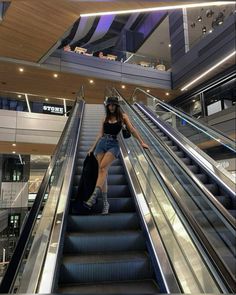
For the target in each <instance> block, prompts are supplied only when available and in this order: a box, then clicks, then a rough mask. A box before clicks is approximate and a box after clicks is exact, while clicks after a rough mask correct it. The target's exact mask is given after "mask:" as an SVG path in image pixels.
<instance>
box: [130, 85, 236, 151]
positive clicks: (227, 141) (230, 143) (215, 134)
mask: <svg viewBox="0 0 236 295" xmlns="http://www.w3.org/2000/svg"><path fill="white" fill-rule="evenodd" d="M137 91H140V92H142V93H143V94H145V95H147V96H149V97H151V98H152V99H155V100H156V101H157V102H158V104H160V105H161V106H162V107H164V108H165V109H168V110H169V111H170V112H172V113H175V114H176V115H177V116H179V117H181V118H183V119H184V120H185V121H187V122H188V123H189V124H190V125H192V126H193V127H194V128H197V129H198V130H200V131H202V132H204V133H205V134H207V135H208V136H209V137H211V138H212V139H214V140H216V141H217V142H219V140H220V143H221V144H223V145H224V146H225V147H226V148H228V149H230V150H231V151H233V152H234V153H236V146H235V145H236V143H235V141H234V140H233V139H232V138H229V137H228V136H226V135H225V134H223V133H222V132H221V131H219V130H216V129H214V128H213V127H212V126H211V127H209V126H208V125H206V124H204V123H203V122H200V121H198V120H197V119H195V118H193V117H191V116H189V115H188V114H186V113H185V112H183V111H180V110H178V109H177V108H175V107H172V106H170V105H168V104H167V103H165V102H163V101H161V100H160V99H159V98H157V97H156V96H154V95H152V94H150V93H148V92H146V91H145V90H143V89H141V88H139V87H136V88H135V90H134V91H133V94H132V96H131V101H133V98H134V96H135V94H136V92H137Z"/></svg>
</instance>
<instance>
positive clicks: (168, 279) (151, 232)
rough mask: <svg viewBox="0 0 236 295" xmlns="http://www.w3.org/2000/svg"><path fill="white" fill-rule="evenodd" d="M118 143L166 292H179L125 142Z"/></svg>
mask: <svg viewBox="0 0 236 295" xmlns="http://www.w3.org/2000/svg"><path fill="white" fill-rule="evenodd" d="M120 143H121V144H120V146H121V154H122V159H123V162H124V166H125V169H126V173H127V176H128V178H129V183H130V185H131V187H132V191H133V196H134V198H135V201H136V204H137V205H138V209H139V212H140V216H141V218H142V221H143V224H144V225H145V228H146V233H147V235H148V238H149V241H150V242H151V245H152V250H153V253H154V254H155V259H156V261H157V264H158V267H159V269H160V272H161V275H162V278H163V281H164V285H165V288H166V290H167V292H168V293H181V289H180V287H179V284H178V281H177V279H176V277H175V274H174V272H173V269H172V266H171V263H170V261H169V258H168V256H167V254H166V250H165V248H164V245H163V243H162V240H161V238H160V235H159V233H158V230H157V228H156V225H155V222H154V219H153V217H152V214H151V212H150V209H149V206H148V204H147V201H146V200H145V197H144V194H143V191H142V188H141V187H140V184H139V182H138V180H137V176H136V173H135V171H134V169H133V167H132V164H131V162H130V160H129V154H128V152H127V150H126V148H125V144H124V142H123V141H121V140H120Z"/></svg>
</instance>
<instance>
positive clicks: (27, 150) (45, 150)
mask: <svg viewBox="0 0 236 295" xmlns="http://www.w3.org/2000/svg"><path fill="white" fill-rule="evenodd" d="M55 147H56V145H54V144H39V143H17V144H16V147H13V146H12V142H7V141H0V154H12V152H13V151H15V152H16V154H22V155H52V154H53V151H54V149H55Z"/></svg>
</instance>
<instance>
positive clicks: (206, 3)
mask: <svg viewBox="0 0 236 295" xmlns="http://www.w3.org/2000/svg"><path fill="white" fill-rule="evenodd" d="M230 4H235V1H216V2H205V3H194V4H182V5H174V6H161V7H160V6H159V7H149V8H139V9H129V10H114V11H103V12H94V13H82V14H81V15H80V16H81V17H89V16H99V15H112V14H128V13H137V12H152V11H162V10H172V9H182V8H195V7H204V6H215V5H216V6H220V5H230Z"/></svg>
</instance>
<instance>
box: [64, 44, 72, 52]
mask: <svg viewBox="0 0 236 295" xmlns="http://www.w3.org/2000/svg"><path fill="white" fill-rule="evenodd" d="M63 50H64V51H71V48H70V45H66V46H64V47H63Z"/></svg>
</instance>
